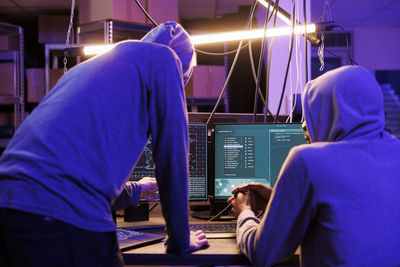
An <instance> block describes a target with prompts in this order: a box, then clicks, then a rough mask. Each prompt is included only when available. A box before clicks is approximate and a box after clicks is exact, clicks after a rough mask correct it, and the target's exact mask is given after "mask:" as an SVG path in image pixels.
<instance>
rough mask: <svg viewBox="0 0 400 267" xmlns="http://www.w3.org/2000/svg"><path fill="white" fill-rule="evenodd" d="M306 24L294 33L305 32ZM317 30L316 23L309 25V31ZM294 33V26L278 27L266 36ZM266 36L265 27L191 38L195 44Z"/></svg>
mask: <svg viewBox="0 0 400 267" xmlns="http://www.w3.org/2000/svg"><path fill="white" fill-rule="evenodd" d="M304 28H305V27H304V25H303V26H296V27H295V28H294V34H304V31H305V29H304ZM310 32H315V24H309V25H307V33H310ZM291 34H292V26H285V27H277V28H269V29H267V31H266V33H265V36H266V37H273V36H285V35H291ZM263 37H264V28H259V29H253V30H246V31H234V32H223V33H212V34H203V35H194V36H192V37H191V38H190V39H191V40H192V43H193V44H194V45H198V44H209V43H219V42H229V41H238V40H248V39H256V38H263Z"/></svg>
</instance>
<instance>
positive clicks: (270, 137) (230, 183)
mask: <svg viewBox="0 0 400 267" xmlns="http://www.w3.org/2000/svg"><path fill="white" fill-rule="evenodd" d="M305 143H306V140H305V139H304V131H303V130H302V129H301V124H300V123H291V124H278V123H268V124H216V125H215V128H214V163H215V170H214V197H215V198H216V199H226V198H228V197H230V196H231V195H232V194H231V192H232V189H234V188H235V187H236V186H238V185H241V184H246V183H251V182H258V183H263V184H266V185H268V186H271V187H273V186H274V184H275V182H276V180H277V178H278V175H279V171H280V169H281V166H282V164H283V162H284V161H285V159H286V157H287V155H288V153H289V151H290V149H291V148H292V147H294V146H297V145H300V144H305Z"/></svg>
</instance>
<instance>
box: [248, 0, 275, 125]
mask: <svg viewBox="0 0 400 267" xmlns="http://www.w3.org/2000/svg"><path fill="white" fill-rule="evenodd" d="M277 2H279V0H278V1H277ZM270 6H271V1H270V0H268V7H267V11H266V14H265V19H264V37H263V38H262V40H261V50H260V56H259V59H258V69H257V76H256V77H257V81H256V88H255V91H254V109H253V123H255V121H256V116H257V102H258V88H259V87H260V79H261V70H262V64H263V62H264V61H263V59H264V55H265V43H266V42H267V37H266V33H267V28H268V15H269V9H270ZM266 104H267V103H266V102H265V106H266Z"/></svg>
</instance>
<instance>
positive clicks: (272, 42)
mask: <svg viewBox="0 0 400 267" xmlns="http://www.w3.org/2000/svg"><path fill="white" fill-rule="evenodd" d="M275 4H278V5H275V6H274V7H275V8H277V7H279V1H276V3H275ZM275 8H274V10H275ZM274 10H272V11H274ZM277 15H278V14H277V10H276V11H275V19H274V28H275V27H276V19H277ZM274 40H275V38H274V37H272V38H271V42H270V44H269V51H268V62H267V69H266V78H265V110H264V122H267V110H268V112H269V114H270V115H271V117H272V118H273V117H274V115H273V114H272V113H271V111H269V109H268V98H269V78H270V76H271V58H272V47H273V44H274Z"/></svg>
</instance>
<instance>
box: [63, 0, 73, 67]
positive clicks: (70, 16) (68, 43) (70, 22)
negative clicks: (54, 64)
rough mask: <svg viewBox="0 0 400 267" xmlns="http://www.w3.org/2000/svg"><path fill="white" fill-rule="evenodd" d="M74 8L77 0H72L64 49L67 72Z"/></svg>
mask: <svg viewBox="0 0 400 267" xmlns="http://www.w3.org/2000/svg"><path fill="white" fill-rule="evenodd" d="M74 10H75V0H72V2H71V12H70V15H69V25H68V30H67V38H66V40H65V49H64V59H63V63H64V73H66V72H67V71H68V69H67V63H68V60H67V54H68V52H67V49H68V48H70V47H71V42H70V38H71V32H72V28H73V26H74Z"/></svg>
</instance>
